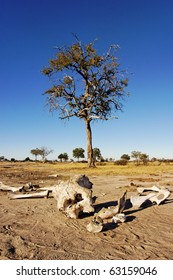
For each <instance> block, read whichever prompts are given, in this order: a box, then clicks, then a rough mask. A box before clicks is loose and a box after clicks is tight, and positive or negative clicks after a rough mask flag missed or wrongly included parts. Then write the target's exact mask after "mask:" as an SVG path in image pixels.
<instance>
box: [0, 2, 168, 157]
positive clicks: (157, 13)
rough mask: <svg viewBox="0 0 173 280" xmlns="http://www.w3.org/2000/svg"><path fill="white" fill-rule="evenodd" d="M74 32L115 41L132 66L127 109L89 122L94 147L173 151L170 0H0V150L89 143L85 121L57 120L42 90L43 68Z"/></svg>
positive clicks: (12, 153)
mask: <svg viewBox="0 0 173 280" xmlns="http://www.w3.org/2000/svg"><path fill="white" fill-rule="evenodd" d="M72 33H76V34H77V35H78V37H79V38H80V39H81V40H82V41H83V43H89V42H90V41H93V40H94V39H95V38H98V41H97V43H96V45H95V47H96V48H97V50H98V51H99V53H103V52H105V51H106V50H107V49H108V47H109V46H110V45H111V44H119V45H120V47H121V48H120V50H119V52H118V56H119V58H120V62H121V65H122V68H123V69H124V68H127V69H128V71H129V72H132V73H133V75H131V77H130V81H129V86H128V90H129V92H130V93H131V95H130V97H129V98H128V99H126V102H125V103H124V108H123V110H124V112H123V113H120V114H119V119H118V120H111V121H108V122H95V123H94V124H93V126H92V128H93V146H94V147H98V148H100V150H101V153H102V155H103V157H105V158H106V157H108V158H109V157H112V158H116V159H118V158H119V157H120V156H121V155H122V154H124V153H128V154H131V152H132V151H134V150H137V151H141V152H143V153H147V154H148V155H149V156H150V158H151V157H158V158H162V157H165V158H173V129H172V126H173V110H172V107H173V82H172V78H173V1H172V0H140V1H139V0H106V1H103V0H87V1H82V0H74V1H71V0H66V1H64V0H62V1H60V0H30V1H23V0H0V65H1V67H0V156H5V157H7V158H9V159H10V158H11V157H14V158H16V159H24V158H26V157H28V156H29V157H30V158H32V155H31V154H30V150H31V149H33V148H37V147H41V146H47V147H48V148H50V149H53V150H54V153H53V154H52V155H50V156H49V157H48V158H50V159H51V158H53V159H57V156H58V155H59V154H60V153H63V152H67V153H68V154H69V157H70V158H71V157H72V150H73V149H74V148H76V147H83V148H84V149H85V150H86V135H85V127H84V124H83V122H82V121H79V120H78V119H71V120H70V121H66V122H63V121H61V120H59V119H58V115H57V114H56V113H54V114H51V113H49V111H48V108H46V107H45V96H43V95H42V93H43V92H44V91H45V90H46V89H48V88H49V87H50V83H49V81H48V79H47V77H45V76H43V75H42V73H41V70H42V68H43V67H44V66H47V65H48V61H49V59H50V58H52V57H53V56H54V54H55V49H54V47H55V46H62V45H68V44H71V43H73V42H74V38H73V36H72Z"/></svg>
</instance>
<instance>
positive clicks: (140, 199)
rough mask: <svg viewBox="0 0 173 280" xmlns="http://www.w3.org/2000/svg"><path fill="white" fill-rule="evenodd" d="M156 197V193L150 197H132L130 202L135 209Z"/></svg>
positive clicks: (149, 195) (150, 194)
mask: <svg viewBox="0 0 173 280" xmlns="http://www.w3.org/2000/svg"><path fill="white" fill-rule="evenodd" d="M154 196H155V193H149V194H148V195H144V196H139V195H136V196H131V197H130V201H131V203H132V205H133V206H134V207H140V206H141V205H142V204H143V203H144V202H146V201H147V200H150V199H151V198H152V197H154Z"/></svg>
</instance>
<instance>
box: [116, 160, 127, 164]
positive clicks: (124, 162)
mask: <svg viewBox="0 0 173 280" xmlns="http://www.w3.org/2000/svg"><path fill="white" fill-rule="evenodd" d="M127 163H128V160H126V159H119V160H116V161H115V162H114V164H115V165H127Z"/></svg>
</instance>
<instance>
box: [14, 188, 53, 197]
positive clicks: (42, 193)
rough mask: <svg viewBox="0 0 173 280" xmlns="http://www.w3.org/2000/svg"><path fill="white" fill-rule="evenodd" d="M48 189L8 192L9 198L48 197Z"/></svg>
mask: <svg viewBox="0 0 173 280" xmlns="http://www.w3.org/2000/svg"><path fill="white" fill-rule="evenodd" d="M48 193H49V192H48V191H47V190H46V191H42V192H32V193H31V192H30V193H24V194H9V198H10V199H19V198H20V199H21V198H23V199H25V198H41V197H48Z"/></svg>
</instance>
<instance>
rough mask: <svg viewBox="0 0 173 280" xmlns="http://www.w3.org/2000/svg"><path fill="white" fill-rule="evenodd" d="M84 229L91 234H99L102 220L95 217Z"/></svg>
mask: <svg viewBox="0 0 173 280" xmlns="http://www.w3.org/2000/svg"><path fill="white" fill-rule="evenodd" d="M86 229H87V230H88V231H89V232H92V233H98V232H101V231H102V229H103V220H102V219H101V218H100V217H98V216H95V217H94V219H93V220H92V221H91V222H90V223H89V224H88V225H87V226H86Z"/></svg>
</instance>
